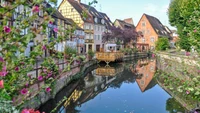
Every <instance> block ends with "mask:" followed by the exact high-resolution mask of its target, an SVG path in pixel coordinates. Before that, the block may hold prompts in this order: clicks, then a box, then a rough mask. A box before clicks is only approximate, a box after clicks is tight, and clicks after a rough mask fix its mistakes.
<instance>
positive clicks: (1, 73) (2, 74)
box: [0, 66, 8, 77]
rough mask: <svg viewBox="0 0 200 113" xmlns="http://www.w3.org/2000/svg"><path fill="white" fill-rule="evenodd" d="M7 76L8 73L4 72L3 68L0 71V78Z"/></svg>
mask: <svg viewBox="0 0 200 113" xmlns="http://www.w3.org/2000/svg"><path fill="white" fill-rule="evenodd" d="M7 74H8V72H7V71H6V66H4V67H3V69H2V71H1V72H0V76H3V77H5V76H6V75H7Z"/></svg>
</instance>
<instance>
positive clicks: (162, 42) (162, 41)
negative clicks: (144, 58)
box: [156, 37, 169, 51]
mask: <svg viewBox="0 0 200 113" xmlns="http://www.w3.org/2000/svg"><path fill="white" fill-rule="evenodd" d="M167 48H169V40H168V38H165V37H163V38H159V39H158V41H157V42H156V50H157V51H163V50H166V49H167Z"/></svg>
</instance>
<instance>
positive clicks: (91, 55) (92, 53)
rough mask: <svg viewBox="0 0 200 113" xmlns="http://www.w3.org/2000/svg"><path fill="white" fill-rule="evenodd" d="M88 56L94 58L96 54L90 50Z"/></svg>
mask: <svg viewBox="0 0 200 113" xmlns="http://www.w3.org/2000/svg"><path fill="white" fill-rule="evenodd" d="M88 55H89V57H91V58H93V57H94V52H93V51H92V50H89V51H88Z"/></svg>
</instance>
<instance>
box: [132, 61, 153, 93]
mask: <svg viewBox="0 0 200 113" xmlns="http://www.w3.org/2000/svg"><path fill="white" fill-rule="evenodd" d="M132 71H133V70H132ZM134 71H135V72H136V74H137V75H140V76H141V78H139V79H136V82H137V84H138V86H139V88H140V90H141V91H142V92H145V91H146V90H148V89H150V88H152V87H154V86H155V85H156V81H154V80H153V77H154V74H155V72H156V60H154V59H140V60H138V63H137V65H136V68H135V70H134Z"/></svg>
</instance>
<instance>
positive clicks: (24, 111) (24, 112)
mask: <svg viewBox="0 0 200 113" xmlns="http://www.w3.org/2000/svg"><path fill="white" fill-rule="evenodd" d="M21 113H30V111H29V110H28V109H23V110H22V112H21Z"/></svg>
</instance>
